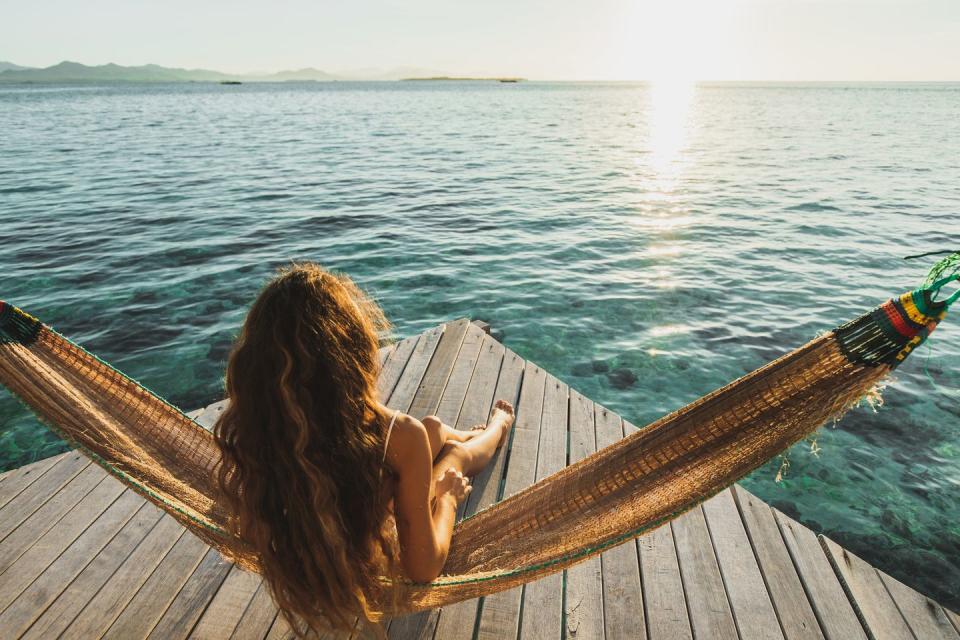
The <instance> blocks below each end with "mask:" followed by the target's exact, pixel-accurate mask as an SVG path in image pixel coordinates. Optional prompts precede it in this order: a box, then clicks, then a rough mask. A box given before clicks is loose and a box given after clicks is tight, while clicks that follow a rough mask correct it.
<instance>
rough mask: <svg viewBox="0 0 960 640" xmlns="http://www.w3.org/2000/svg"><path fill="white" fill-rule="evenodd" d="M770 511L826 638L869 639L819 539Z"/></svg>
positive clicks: (835, 639)
mask: <svg viewBox="0 0 960 640" xmlns="http://www.w3.org/2000/svg"><path fill="white" fill-rule="evenodd" d="M771 511H772V512H773V517H774V520H776V521H777V525H778V526H779V527H780V533H781V535H782V536H783V541H784V543H785V544H786V545H787V550H788V551H789V552H790V558H791V559H792V560H793V565H794V566H795V567H796V568H797V575H799V576H800V582H801V583H802V584H803V589H804V591H805V592H806V593H807V597H808V598H809V599H810V604H811V605H813V611H814V613H815V614H816V616H817V621H818V622H819V623H820V630H821V631H823V635H824V636H826V637H827V638H828V640H847V639H850V640H856V639H860V640H862V639H864V638H866V637H867V635H866V633H864V630H863V627H862V626H861V625H860V621H859V620H858V619H857V614H856V613H855V612H854V610H853V607H852V606H851V605H850V601H849V600H847V596H846V594H845V593H844V591H843V587H842V586H841V585H840V581H839V580H838V579H837V576H836V574H835V573H834V572H833V568H832V567H831V566H830V562H829V561H828V560H827V557H826V556H825V555H824V553H823V550H822V549H821V548H820V543H819V542H817V536H816V535H815V534H814V533H813V531H810V529H807V528H806V527H804V526H803V525H801V524H800V523H799V522H796V521H794V520H792V519H790V518H789V517H787V516H786V515H784V514H783V513H781V512H779V511H777V510H776V509H771Z"/></svg>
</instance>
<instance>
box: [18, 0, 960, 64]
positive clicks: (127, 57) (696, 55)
mask: <svg viewBox="0 0 960 640" xmlns="http://www.w3.org/2000/svg"><path fill="white" fill-rule="evenodd" d="M65 59H68V60H74V61H77V62H83V63H85V64H103V63H106V62H116V63H118V64H124V65H134V64H144V63H148V62H154V63H157V64H162V65H164V66H177V67H203V68H211V69H218V70H223V71H233V72H244V71H254V70H268V71H270V70H280V69H290V68H300V67H307V66H312V67H317V68H320V69H324V70H327V71H334V72H336V71H344V70H351V69H361V68H366V67H377V68H392V67H400V66H410V67H419V68H424V69H431V70H436V71H441V72H445V73H451V74H484V75H486V74H491V75H493V74H501V75H520V76H525V77H528V78H533V79H624V80H627V79H659V78H667V77H669V78H678V79H684V80H686V79H701V80H960V0H474V1H470V2H468V1H466V0H340V1H336V0H274V1H272V2H267V1H265V0H259V1H257V2H253V1H250V0H230V1H226V0H190V1H189V2H186V1H184V0H164V1H163V2H161V1H158V0H99V1H96V2H78V1H77V0H0V60H8V61H11V62H15V63H17V64H23V65H29V66H48V65H51V64H55V63H57V62H59V61H61V60H65Z"/></svg>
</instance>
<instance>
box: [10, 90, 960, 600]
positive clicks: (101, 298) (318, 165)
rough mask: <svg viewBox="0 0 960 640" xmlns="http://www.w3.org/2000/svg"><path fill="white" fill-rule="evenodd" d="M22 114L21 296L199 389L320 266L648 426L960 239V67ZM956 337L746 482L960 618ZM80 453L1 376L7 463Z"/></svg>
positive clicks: (183, 387)
mask: <svg viewBox="0 0 960 640" xmlns="http://www.w3.org/2000/svg"><path fill="white" fill-rule="evenodd" d="M0 123H2V124H0V299H4V300H7V301H9V302H11V303H13V304H16V305H18V306H21V307H23V308H24V309H26V310H27V311H29V312H31V313H33V314H34V315H37V316H38V317H40V318H41V319H43V320H44V321H45V322H47V323H48V324H51V325H52V326H54V327H55V328H56V329H58V330H59V331H60V332H62V333H64V334H66V335H67V336H69V337H71V338H73V339H74V340H75V341H77V342H79V343H80V344H82V345H83V346H85V347H86V348H88V349H89V350H91V351H93V352H94V353H97V354H98V355H100V356H101V357H103V358H104V359H106V360H107V361H109V362H111V363H113V364H114V365H115V366H117V367H118V368H120V369H121V370H123V371H125V372H126V373H128V374H129V375H131V376H133V377H134V378H136V379H138V380H140V381H141V382H143V383H144V384H146V385H147V386H148V387H149V388H151V389H153V390H155V391H156V392H158V393H160V394H161V395H163V396H165V397H166V398H167V399H168V400H170V401H171V402H173V403H174V404H176V405H178V406H181V407H183V408H184V409H193V408H197V407H200V406H203V405H205V404H207V403H210V402H212V401H214V400H217V399H219V398H220V397H221V395H222V388H223V380H222V375H223V367H224V362H225V358H226V356H227V354H228V352H229V349H230V345H231V342H232V340H233V338H234V336H235V335H236V333H237V330H238V327H239V326H240V323H241V322H242V320H243V317H244V313H245V311H246V309H247V307H248V305H249V304H250V302H251V301H252V299H253V298H254V296H256V294H257V291H258V290H259V288H260V286H261V285H262V283H263V282H264V281H265V279H266V278H268V277H269V276H270V275H271V273H273V272H274V270H275V269H276V268H277V267H278V266H280V265H284V264H288V263H289V262H290V261H291V260H313V261H317V262H319V263H321V264H323V265H325V266H327V267H329V268H332V269H336V270H340V271H344V272H346V273H348V274H350V275H351V276H352V277H353V278H354V279H355V280H357V281H358V282H359V283H360V284H361V285H362V286H363V287H365V288H366V289H367V290H368V291H370V292H371V293H372V294H373V295H374V296H375V297H376V298H377V300H379V302H380V303H381V304H382V305H383V307H384V308H385V310H386V311H387V314H388V315H389V317H390V318H391V319H392V321H393V323H394V325H395V329H396V333H397V335H399V336H405V335H410V334H413V333H417V332H420V331H422V330H424V329H426V328H428V327H431V326H434V325H436V324H439V323H441V322H443V321H445V320H450V319H454V318H458V317H462V316H469V317H472V318H478V319H483V320H486V321H488V322H490V323H491V325H492V326H493V328H494V329H495V331H496V332H497V334H498V335H499V336H500V337H501V339H502V340H503V342H504V343H505V344H506V345H507V346H508V347H509V348H511V349H513V350H514V351H516V352H517V353H519V354H520V355H521V356H522V357H524V358H529V359H531V360H533V361H535V362H537V363H539V364H541V365H542V366H544V367H545V368H546V369H547V370H549V371H551V372H552V373H554V374H556V375H557V376H558V377H560V378H561V379H563V380H564V381H566V382H568V383H569V384H570V385H571V386H572V387H574V388H576V389H578V390H579V391H581V392H583V393H585V394H586V395H587V396H589V397H591V398H593V399H595V400H596V401H597V402H600V403H602V404H604V405H606V406H608V407H610V408H611V409H613V410H615V411H617V412H619V413H621V414H622V415H623V416H624V417H625V418H627V419H628V420H630V421H631V422H633V423H634V424H636V425H644V424H647V423H648V422H650V421H652V420H654V419H656V418H657V417H659V416H661V415H662V414H664V413H666V412H669V411H671V410H673V409H676V408H678V407H680V406H683V405H684V404H686V403H688V402H690V401H692V400H694V399H696V398H697V397H699V396H701V395H703V394H705V393H707V392H709V391H711V390H713V389H714V388H716V387H718V386H720V385H722V384H724V383H726V382H728V381H730V380H732V379H734V378H736V377H738V376H740V375H742V374H744V373H747V372H749V371H751V370H753V369H754V368H756V367H758V366H760V365H762V364H764V363H766V362H768V361H769V360H771V359H773V358H775V357H777V356H778V355H781V354H783V353H785V352H787V351H789V350H791V349H793V348H794V347H796V346H799V345H801V344H803V343H804V342H806V341H807V340H809V339H811V338H813V337H814V336H816V335H817V334H818V332H821V331H826V330H829V329H832V328H833V327H835V326H836V325H838V324H840V323H842V322H845V321H847V320H849V319H851V318H853V317H854V316H855V315H857V314H859V313H861V312H862V311H865V310H867V309H869V308H871V307H873V306H875V305H877V304H879V303H880V302H882V301H883V300H885V299H887V298H889V297H891V296H893V295H896V294H899V293H901V292H903V291H906V290H909V289H912V288H914V287H916V286H918V285H919V284H920V283H922V281H923V280H924V278H925V275H926V272H927V269H928V268H929V266H930V265H931V264H932V262H933V261H935V259H936V258H926V259H920V260H909V261H907V260H903V257H904V256H906V255H908V254H915V253H922V252H925V251H934V250H945V249H956V248H960V228H958V222H960V84H836V83H831V84H762V83H751V84H703V85H697V86H693V85H683V84H673V85H646V84H642V83H636V84H634V83H541V82H524V83H519V84H498V83H489V82H390V83H388V82H383V83H376V82H371V83H348V82H332V83H303V84H290V83H284V84H244V85H242V86H221V85H216V84H176V85H112V86H86V85H80V86H41V85H36V86H27V85H21V86H0ZM928 344H929V346H924V347H923V348H921V349H920V350H919V351H918V352H917V353H915V355H913V356H912V358H911V359H910V360H908V361H907V362H906V364H905V365H904V366H902V367H901V368H900V369H899V370H898V371H897V372H896V374H895V376H894V382H893V383H892V384H890V385H889V387H888V388H887V389H886V390H885V392H884V395H883V398H884V404H883V405H882V406H880V407H877V408H875V409H872V408H870V407H866V406H865V407H862V408H860V409H856V410H853V411H852V412H850V413H849V414H848V415H847V416H846V417H845V418H844V419H843V420H842V421H841V422H840V423H839V424H837V425H836V426H832V425H828V426H825V427H824V428H823V429H821V431H820V432H819V435H818V437H817V439H816V444H817V447H812V446H811V444H810V443H809V442H804V443H800V444H798V445H797V446H795V447H794V448H793V449H792V450H791V452H790V454H789V461H790V467H789V470H788V472H787V475H786V478H785V479H784V480H783V481H781V482H776V481H775V477H776V475H777V471H778V469H779V468H780V464H781V461H779V460H774V461H772V462H771V463H770V464H768V465H766V466H765V467H763V468H761V469H759V470H757V471H756V472H755V473H753V474H752V475H751V476H750V477H749V478H747V479H746V480H745V481H744V484H745V486H746V487H747V488H748V489H749V490H750V491H752V492H754V493H756V494H757V495H758V496H760V497H761V498H763V499H764V500H767V501H768V502H769V503H771V504H773V505H774V506H776V507H777V508H779V509H781V510H783V511H784V512H786V513H787V514H789V515H791V516H793V517H795V518H798V519H799V520H800V521H802V522H804V523H805V524H807V525H809V526H811V527H813V528H814V529H815V530H817V531H819V532H823V533H825V534H826V535H828V536H830V537H831V538H833V539H834V540H836V541H837V542H839V543H841V544H842V545H844V546H846V547H848V548H850V549H851V550H852V551H854V552H855V553H857V554H858V555H860V556H862V557H863V558H865V559H867V560H868V561H870V562H871V563H873V564H875V565H877V566H879V567H881V568H882V569H884V570H885V571H887V572H889V573H890V574H892V575H894V576H896V577H898V578H900V579H902V580H903V581H905V582H907V583H908V584H911V585H914V586H916V587H917V588H918V589H920V590H921V591H923V592H925V593H927V594H929V595H931V596H933V597H935V598H937V599H939V600H940V601H941V602H943V603H944V604H946V605H948V606H951V607H952V608H953V609H960V437H958V434H960V390H958V389H960V325H958V323H957V322H954V321H953V320H952V319H951V318H950V317H949V316H948V318H947V319H946V320H945V321H944V322H943V323H942V324H941V328H939V329H938V330H937V332H936V333H934V335H933V337H932V338H931V340H930V341H929V343H928ZM63 449H64V445H63V443H62V442H60V441H59V440H58V439H57V438H56V437H55V436H53V435H52V434H51V433H50V432H49V431H47V430H46V429H45V428H44V427H43V426H41V425H40V424H39V423H38V422H37V421H36V420H35V419H34V418H33V417H32V416H31V415H30V414H29V412H28V411H26V410H25V409H23V408H22V407H21V405H20V404H19V403H18V402H17V401H16V400H14V399H13V398H12V397H11V396H10V394H9V393H8V392H6V391H5V390H0V469H9V468H13V467H17V466H19V465H22V464H25V463H27V462H30V461H32V460H36V459H39V458H43V457H46V456H49V455H52V454H54V453H57V452H59V451H62V450H63ZM815 449H818V451H817V450H815Z"/></svg>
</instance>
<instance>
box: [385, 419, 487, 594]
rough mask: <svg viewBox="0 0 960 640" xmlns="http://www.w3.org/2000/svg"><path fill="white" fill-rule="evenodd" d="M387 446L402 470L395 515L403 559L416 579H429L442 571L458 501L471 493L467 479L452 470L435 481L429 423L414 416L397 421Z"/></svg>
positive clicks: (395, 467)
mask: <svg viewBox="0 0 960 640" xmlns="http://www.w3.org/2000/svg"><path fill="white" fill-rule="evenodd" d="M396 427H399V428H395V431H394V433H395V434H396V435H395V436H394V437H393V438H392V439H391V442H390V445H389V449H388V451H387V460H388V462H390V466H391V467H392V468H393V470H394V472H395V473H396V475H397V483H396V494H395V496H394V516H395V519H396V522H397V534H398V537H399V540H400V562H401V565H402V567H403V570H404V572H405V573H406V574H407V577H409V578H410V579H411V580H414V581H416V582H430V581H431V580H433V579H434V578H436V577H437V576H438V575H440V572H441V571H442V570H443V565H444V563H445V562H446V561H447V553H448V552H449V551H450V538H451V536H452V535H453V525H454V521H455V520H456V516H457V503H458V502H459V501H460V500H461V499H463V497H464V496H466V495H467V493H468V492H469V490H470V489H469V485H468V484H467V480H466V478H464V477H463V475H462V474H461V473H460V472H459V471H457V470H455V469H452V468H451V469H448V470H445V471H444V472H443V474H442V475H441V476H440V477H439V478H437V479H436V481H434V477H433V475H434V470H433V456H432V453H431V449H430V439H429V436H428V433H427V429H426V427H424V425H423V423H421V422H420V421H419V420H416V419H415V418H411V417H409V416H403V419H402V420H398V422H397V425H396Z"/></svg>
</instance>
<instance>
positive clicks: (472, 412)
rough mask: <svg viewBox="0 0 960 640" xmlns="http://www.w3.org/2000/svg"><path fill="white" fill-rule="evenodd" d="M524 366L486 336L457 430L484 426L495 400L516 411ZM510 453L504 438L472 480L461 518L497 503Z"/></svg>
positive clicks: (520, 360) (461, 510) (516, 357)
mask: <svg viewBox="0 0 960 640" xmlns="http://www.w3.org/2000/svg"><path fill="white" fill-rule="evenodd" d="M523 365H524V362H523V359H522V358H521V357H520V356H518V355H517V354H515V353H513V352H512V351H509V350H507V349H504V347H503V345H502V344H500V343H499V342H497V341H496V340H494V339H493V338H491V337H490V336H485V337H484V341H483V348H482V350H481V352H480V358H479V359H478V360H477V368H476V369H475V370H474V373H473V378H471V380H470V391H469V392H468V393H467V397H466V399H465V400H464V403H463V409H462V410H461V411H460V419H459V420H458V421H457V428H458V429H469V428H470V427H472V426H473V425H474V424H486V422H487V419H488V418H489V417H490V413H491V411H492V410H493V403H494V402H495V401H496V400H501V399H502V400H506V401H507V402H509V403H510V404H512V405H513V406H514V407H516V405H517V397H518V395H519V394H520V383H521V379H522V378H523ZM511 435H512V434H511ZM509 451H510V438H507V442H506V443H505V444H504V446H503V448H502V449H501V450H500V452H499V453H497V455H496V456H494V458H493V460H491V461H490V464H489V465H487V466H486V467H485V468H484V469H483V471H481V472H480V473H479V474H477V476H476V477H475V478H473V479H472V480H471V485H472V486H473V489H472V490H471V491H470V494H469V495H468V496H467V499H466V500H465V501H464V502H463V504H462V505H461V509H460V514H459V515H460V516H467V515H473V514H474V513H476V512H477V511H478V510H479V509H483V508H484V507H488V506H490V505H492V504H493V503H495V502H496V501H497V500H498V499H499V496H500V488H501V487H500V482H501V480H502V479H503V474H504V472H505V470H506V464H507V458H508V452H509Z"/></svg>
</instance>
